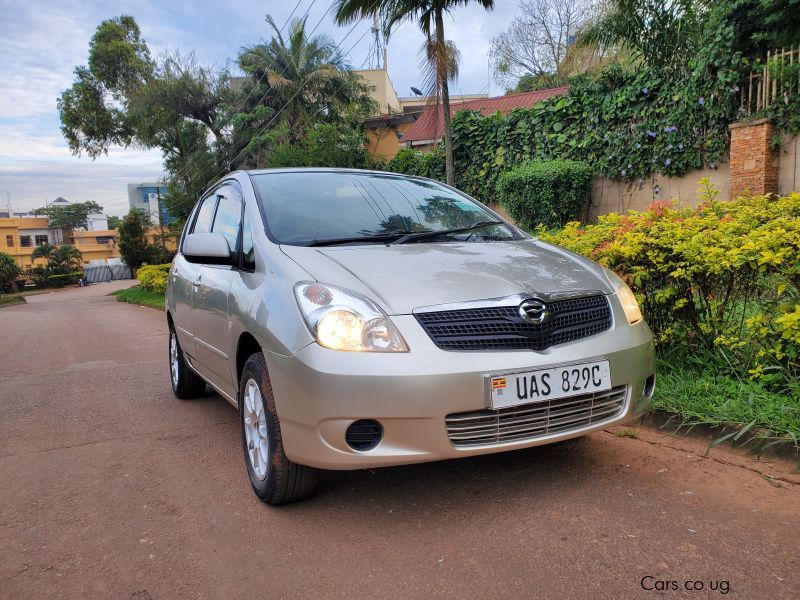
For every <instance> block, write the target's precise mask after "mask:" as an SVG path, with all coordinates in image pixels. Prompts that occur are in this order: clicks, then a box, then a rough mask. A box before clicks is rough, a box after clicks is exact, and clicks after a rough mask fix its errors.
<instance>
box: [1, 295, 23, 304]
mask: <svg viewBox="0 0 800 600" xmlns="http://www.w3.org/2000/svg"><path fill="white" fill-rule="evenodd" d="M12 304H25V298H23V297H22V296H21V295H20V294H0V306H11V305H12Z"/></svg>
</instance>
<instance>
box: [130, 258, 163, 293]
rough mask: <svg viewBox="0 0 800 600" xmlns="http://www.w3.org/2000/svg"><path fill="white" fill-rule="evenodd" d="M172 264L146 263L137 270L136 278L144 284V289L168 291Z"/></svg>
mask: <svg viewBox="0 0 800 600" xmlns="http://www.w3.org/2000/svg"><path fill="white" fill-rule="evenodd" d="M170 266H171V265H170V264H164V265H145V266H143V267H141V268H140V269H139V270H138V271H137V272H136V279H138V280H139V283H141V284H142V288H143V289H145V290H147V291H149V292H155V293H158V294H165V293H166V292H167V281H168V280H169V269H170Z"/></svg>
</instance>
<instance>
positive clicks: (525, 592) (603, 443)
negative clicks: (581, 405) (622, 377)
mask: <svg viewBox="0 0 800 600" xmlns="http://www.w3.org/2000/svg"><path fill="white" fill-rule="evenodd" d="M119 285H120V284H104V285H97V286H92V287H90V288H86V289H75V290H67V291H62V292H58V293H53V294H45V295H40V296H33V297H29V298H28V301H29V303H28V304H27V305H23V306H13V307H8V308H3V309H0V596H2V597H4V598H15V599H16V598H27V597H37V598H41V597H45V598H61V597H63V598H92V597H94V598H136V599H145V598H179V597H208V598H229V597H241V598H251V597H252V598H255V597H260V598H278V597H281V598H291V597H342V596H343V597H351V598H365V597H389V598H394V597H406V598H428V597H459V598H462V597H476V598H481V597H486V598H489V597H495V598H497V597H505V598H523V597H538V598H556V597H557V598H565V597H587V596H589V595H592V596H593V597H616V598H627V597H651V596H654V595H655V594H656V592H655V591H650V592H646V591H644V590H643V589H642V587H641V583H640V582H641V580H642V578H643V577H645V576H652V577H653V578H654V579H646V580H645V584H646V585H647V586H648V587H656V585H657V584H656V583H655V582H656V581H657V580H675V581H678V582H679V583H678V585H679V586H683V585H684V582H685V581H687V580H697V581H700V582H703V583H704V585H705V586H706V590H708V587H709V586H710V585H711V584H712V583H713V582H719V581H727V582H729V586H730V590H731V591H730V592H729V595H730V596H733V597H739V598H753V597H757V596H758V597H774V598H778V597H781V598H790V597H797V596H796V595H795V594H796V593H797V590H798V588H800V575H799V573H800V556H799V555H800V552H799V551H800V541H798V540H800V475H798V473H797V472H796V471H793V470H792V467H791V466H787V465H785V464H777V463H775V464H772V465H770V464H764V463H757V462H755V461H753V460H752V459H751V458H748V457H743V456H741V455H737V454H734V453H732V452H729V451H725V450H720V451H715V452H713V453H712V455H711V458H703V456H702V451H703V444H702V443H701V442H699V441H696V440H693V439H687V438H683V437H670V436H668V435H665V434H661V433H659V432H658V431H655V430H652V429H648V428H639V429H638V438H636V439H633V438H628V437H620V436H619V435H615V434H614V433H612V432H599V433H596V434H594V435H591V436H589V437H587V438H583V439H581V440H577V441H574V442H569V443H565V444H560V445H556V446H549V447H542V448H536V449H532V450H527V451H522V452H515V453H511V454H505V455H495V456H490V457H482V458H477V459H465V460H460V461H452V462H448V463H436V464H429V465H419V466H411V467H402V468H394V469H382V470H377V471H357V472H347V473H330V474H327V475H326V477H325V481H324V487H323V489H322V490H321V491H320V493H319V494H318V495H317V496H316V497H314V498H313V499H310V500H308V501H306V502H303V503H299V504H295V505H292V506H287V507H283V508H280V509H273V508H269V507H267V506H265V505H263V504H261V503H260V502H258V501H257V499H256V498H255V496H254V495H253V494H252V492H251V490H250V489H249V484H248V482H247V477H246V474H245V470H244V465H243V459H242V456H241V446H240V442H239V437H238V435H239V433H238V427H237V420H236V413H235V411H234V409H232V408H231V407H230V406H229V405H228V404H226V403H225V402H224V401H223V400H222V399H221V398H219V397H217V396H214V395H209V396H208V397H206V398H203V399H200V400H197V401H189V402H181V401H178V400H175V399H173V398H172V396H171V393H170V390H169V384H168V375H167V362H166V340H167V338H166V328H165V322H164V317H163V314H162V313H160V312H158V311H155V310H152V309H147V308H141V307H135V306H130V305H125V304H120V303H117V302H115V301H114V300H113V298H110V297H108V296H107V295H106V294H107V293H108V292H109V291H110V290H111V289H113V287H115V286H119ZM717 585H720V584H717ZM721 585H722V586H723V587H724V585H725V584H721ZM707 595H710V596H716V595H720V593H719V592H713V593H709V592H708V591H704V592H692V593H688V592H685V591H680V592H669V593H667V594H665V596H667V597H706V596H707Z"/></svg>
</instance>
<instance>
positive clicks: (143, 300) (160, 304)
mask: <svg viewBox="0 0 800 600" xmlns="http://www.w3.org/2000/svg"><path fill="white" fill-rule="evenodd" d="M111 295H112V296H116V297H117V301H119V302H127V303H128V304H138V305H140V306H149V307H150V308H157V309H158V310H164V294H159V293H158V292H151V291H150V290H146V289H144V288H143V287H142V286H140V285H135V286H133V287H130V288H126V289H124V290H117V291H116V292H111Z"/></svg>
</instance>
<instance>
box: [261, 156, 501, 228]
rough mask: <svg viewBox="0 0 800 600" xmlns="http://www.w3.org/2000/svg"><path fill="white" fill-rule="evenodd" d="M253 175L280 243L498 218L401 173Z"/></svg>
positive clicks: (460, 197)
mask: <svg viewBox="0 0 800 600" xmlns="http://www.w3.org/2000/svg"><path fill="white" fill-rule="evenodd" d="M252 179H253V182H254V183H255V185H256V188H257V189H258V191H259V194H260V195H261V198H262V200H263V202H264V211H265V214H266V218H267V224H268V226H269V229H270V232H271V233H272V235H273V236H274V237H275V238H277V240H278V241H279V242H281V243H289V244H304V243H309V242H312V241H314V240H326V239H327V240H331V239H339V238H354V237H367V236H370V235H372V236H374V235H382V234H393V233H396V232H403V233H416V232H433V231H442V230H447V229H456V228H463V227H469V226H471V225H474V224H477V223H481V222H487V221H488V222H491V221H497V217H495V216H494V215H493V214H492V213H490V212H489V211H487V210H486V209H485V208H483V207H482V206H481V205H480V204H479V203H477V202H476V201H474V200H472V199H470V198H469V197H467V196H464V195H462V194H460V193H458V192H456V191H454V190H451V189H449V188H447V187H444V186H442V185H439V184H437V183H435V182H433V181H427V180H423V179H414V178H410V177H406V176H403V175H392V174H379V173H352V172H314V171H303V172H292V173H265V174H260V175H254V176H253V178H252ZM464 237H470V238H471V239H514V233H513V232H512V231H511V229H509V228H508V227H507V226H505V225H496V226H491V227H488V228H486V229H484V230H481V231H475V232H469V233H466V234H465V236H464Z"/></svg>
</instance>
